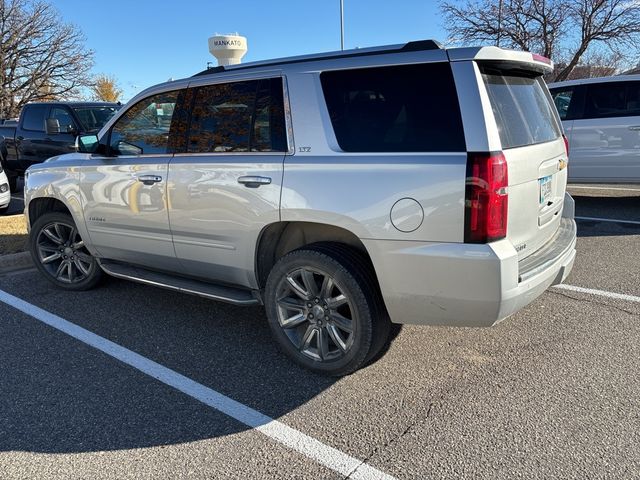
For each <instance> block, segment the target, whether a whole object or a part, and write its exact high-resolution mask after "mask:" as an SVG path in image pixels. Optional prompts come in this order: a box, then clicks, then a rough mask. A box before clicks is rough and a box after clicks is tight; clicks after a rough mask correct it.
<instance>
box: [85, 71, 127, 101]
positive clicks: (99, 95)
mask: <svg viewBox="0 0 640 480" xmlns="http://www.w3.org/2000/svg"><path fill="white" fill-rule="evenodd" d="M91 92H92V94H93V98H94V99H95V100H99V101H102V102H117V101H118V100H120V96H121V95H122V89H121V88H120V87H119V86H118V82H117V80H116V79H115V77H113V76H111V75H104V74H103V75H98V76H97V77H96V79H95V80H94V83H93V85H92V86H91Z"/></svg>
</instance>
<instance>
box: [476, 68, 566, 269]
mask: <svg viewBox="0 0 640 480" xmlns="http://www.w3.org/2000/svg"><path fill="white" fill-rule="evenodd" d="M478 65H479V67H480V73H481V76H482V82H483V84H484V86H485V88H486V91H487V94H488V97H489V101H490V104H491V108H492V110H493V116H494V118H495V122H496V126H497V128H498V134H499V137H500V143H501V144H502V152H503V154H504V157H505V159H506V162H507V167H508V188H507V190H508V220H507V238H508V239H509V240H510V241H511V243H512V244H513V246H514V247H515V249H516V251H517V252H518V256H519V258H520V259H523V258H526V257H527V256H529V255H531V254H532V253H534V252H535V251H536V250H538V249H539V248H540V247H542V246H543V245H544V244H545V243H547V242H548V241H549V240H550V239H551V238H552V237H553V236H554V234H555V233H556V231H557V230H558V227H559V225H560V220H561V217H562V206H563V201H564V193H565V190H566V186H567V169H566V168H565V167H566V165H567V163H566V162H567V151H566V144H565V141H564V137H563V135H562V127H561V124H560V120H559V118H558V115H557V113H556V111H555V107H554V106H553V102H552V99H551V96H550V95H549V91H548V89H547V86H546V84H545V83H544V80H543V79H542V76H541V74H540V72H536V71H530V70H527V68H526V65H523V64H506V65H505V64H504V63H497V64H492V63H490V62H478Z"/></svg>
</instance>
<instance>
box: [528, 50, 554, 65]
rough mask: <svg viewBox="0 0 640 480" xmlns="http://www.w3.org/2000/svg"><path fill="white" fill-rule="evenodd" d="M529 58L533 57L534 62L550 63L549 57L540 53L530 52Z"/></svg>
mask: <svg viewBox="0 0 640 480" xmlns="http://www.w3.org/2000/svg"><path fill="white" fill-rule="evenodd" d="M531 58H533V59H534V60H535V61H536V62H542V63H546V64H547V65H551V59H550V58H547V57H545V56H542V55H540V54H537V53H532V54H531Z"/></svg>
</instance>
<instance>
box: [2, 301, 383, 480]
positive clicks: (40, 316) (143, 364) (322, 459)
mask: <svg viewBox="0 0 640 480" xmlns="http://www.w3.org/2000/svg"><path fill="white" fill-rule="evenodd" d="M0 301H1V302H3V303H6V304H7V305H10V306H12V307H13V308H15V309H17V310H19V311H21V312H23V313H26V314H27V315H29V316H31V317H33V318H35V319H36V320H39V321H40V322H42V323H45V324H47V325H49V326H50V327H53V328H55V329H56V330H59V331H61V332H63V333H66V334H67V335H70V336H71V337H73V338H75V339H77V340H80V341H81V342H82V343H85V344H87V345H90V346H92V347H93V348H95V349H97V350H100V351H101V352H104V353H106V354H107V355H109V356H111V357H113V358H115V359H117V360H120V361H121V362H123V363H126V364H127V365H129V366H131V367H133V368H135V369H136V370H139V371H141V372H142V373H145V374H146V375H149V376H150V377H153V378H155V379H156V380H159V381H160V382H162V383H164V384H166V385H169V386H170V387H173V388H175V389H176V390H179V391H181V392H183V393H185V394H187V395H189V396H190V397H192V398H195V399H196V400H198V401H200V402H202V403H204V404H205V405H208V406H210V407H212V408H214V409H216V410H218V411H220V412H222V413H224V414H225V415H228V416H230V417H231V418H234V419H236V420H237V421H239V422H241V423H243V424H245V425H247V426H249V427H251V428H254V429H256V430H258V431H259V432H261V433H263V434H264V435H266V436H267V437H269V438H271V439H272V440H275V441H276V442H279V443H281V444H283V445H285V446H287V447H289V448H291V449H293V450H295V451H297V452H299V453H301V454H303V455H305V456H307V457H308V458H310V459H312V460H314V461H316V462H318V463H319V464H321V465H324V466H325V467H328V468H330V469H331V470H333V471H335V472H337V473H339V474H340V475H344V476H346V477H349V478H353V479H367V480H369V479H387V480H393V479H394V477H392V476H390V475H387V474H386V473H384V472H381V471H380V470H377V469H375V468H374V467H372V466H370V465H368V464H366V463H364V462H363V461H361V460H358V459H357V458H354V457H352V456H350V455H347V454H346V453H343V452H341V451H340V450H337V449H335V448H333V447H330V446H328V445H325V444H324V443H322V442H320V441H319V440H316V439H315V438H312V437H310V436H308V435H306V434H304V433H302V432H300V431H298V430H295V429H293V428H291V427H288V426H287V425H285V424H284V423H281V422H279V421H277V420H274V419H273V418H271V417H268V416H267V415H264V414H262V413H260V412H258V411H257V410H254V409H252V408H251V407H248V406H246V405H244V404H242V403H240V402H237V401H235V400H233V399H231V398H229V397H227V396H225V395H223V394H221V393H219V392H217V391H215V390H213V389H211V388H209V387H205V386H204V385H202V384H200V383H198V382H195V381H193V380H191V379H190V378H188V377H185V376H184V375H181V374H179V373H178V372H175V371H174V370H171V369H170V368H167V367H165V366H163V365H160V364H159V363H156V362H154V361H153V360H150V359H148V358H146V357H143V356H142V355H139V354H137V353H135V352H134V351H132V350H129V349H127V348H125V347H122V346H120V345H118V344H117V343H114V342H112V341H110V340H107V339H106V338H104V337H101V336H99V335H96V334H95V333H92V332H90V331H89V330H86V329H84V328H82V327H79V326H78V325H76V324H74V323H71V322H69V321H67V320H65V319H63V318H61V317H59V316H57V315H54V314H53V313H50V312H47V311H46V310H43V309H41V308H39V307H36V306H35V305H32V304H30V303H28V302H26V301H24V300H22V299H20V298H18V297H14V296H13V295H11V294H9V293H7V292H4V291H2V290H0Z"/></svg>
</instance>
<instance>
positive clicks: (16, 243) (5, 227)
mask: <svg viewBox="0 0 640 480" xmlns="http://www.w3.org/2000/svg"><path fill="white" fill-rule="evenodd" d="M26 249H27V223H26V220H25V218H24V215H9V216H0V255H5V254H7V253H18V252H24V251H25V250H26Z"/></svg>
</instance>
